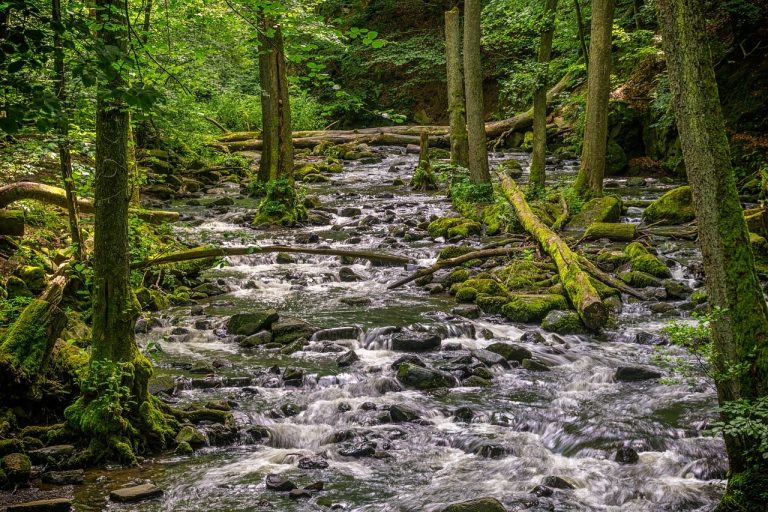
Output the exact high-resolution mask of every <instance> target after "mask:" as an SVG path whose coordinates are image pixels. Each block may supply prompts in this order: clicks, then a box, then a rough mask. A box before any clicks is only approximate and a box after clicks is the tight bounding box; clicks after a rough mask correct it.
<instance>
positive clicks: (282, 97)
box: [274, 25, 293, 181]
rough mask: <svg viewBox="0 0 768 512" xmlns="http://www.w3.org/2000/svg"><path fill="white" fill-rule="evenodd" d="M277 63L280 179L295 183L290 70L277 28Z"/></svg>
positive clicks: (276, 28)
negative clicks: (289, 82)
mask: <svg viewBox="0 0 768 512" xmlns="http://www.w3.org/2000/svg"><path fill="white" fill-rule="evenodd" d="M274 44H275V62H276V70H277V111H278V123H279V126H278V147H279V149H278V154H279V155H280V163H279V165H278V177H279V178H287V179H288V180H290V181H293V134H292V128H291V127H292V123H291V102H290V98H289V96H288V69H287V68H286V64H285V45H284V43H283V30H282V29H281V28H280V25H276V26H275V37H274Z"/></svg>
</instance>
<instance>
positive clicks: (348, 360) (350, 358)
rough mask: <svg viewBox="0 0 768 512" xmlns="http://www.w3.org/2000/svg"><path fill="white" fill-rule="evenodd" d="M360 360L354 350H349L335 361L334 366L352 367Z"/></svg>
mask: <svg viewBox="0 0 768 512" xmlns="http://www.w3.org/2000/svg"><path fill="white" fill-rule="evenodd" d="M359 360H360V356H358V355H357V353H356V352H355V351H354V350H350V351H349V352H347V353H346V354H343V355H341V356H339V357H338V358H337V359H336V364H337V365H339V366H340V367H345V366H352V365H353V364H354V363H356V362H358V361H359Z"/></svg>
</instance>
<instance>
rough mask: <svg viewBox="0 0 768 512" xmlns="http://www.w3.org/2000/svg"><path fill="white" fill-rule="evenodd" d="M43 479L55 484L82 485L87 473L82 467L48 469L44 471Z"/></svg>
mask: <svg viewBox="0 0 768 512" xmlns="http://www.w3.org/2000/svg"><path fill="white" fill-rule="evenodd" d="M42 480H43V482H45V483H47V484H53V485H82V484H83V482H84V481H85V473H84V472H83V470H82V469H72V470H69V471H46V472H45V473H43V476H42Z"/></svg>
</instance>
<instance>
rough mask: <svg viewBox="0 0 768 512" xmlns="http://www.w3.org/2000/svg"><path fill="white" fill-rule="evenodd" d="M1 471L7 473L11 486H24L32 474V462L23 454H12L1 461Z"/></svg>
mask: <svg viewBox="0 0 768 512" xmlns="http://www.w3.org/2000/svg"><path fill="white" fill-rule="evenodd" d="M0 470H2V471H3V472H5V476H6V478H7V479H8V483H9V484H11V485H24V484H26V483H27V482H28V481H29V475H30V474H31V473H32V462H31V461H30V460H29V457H27V456H26V455H24V454H23V453H11V454H8V455H6V456H5V457H3V458H2V459H0Z"/></svg>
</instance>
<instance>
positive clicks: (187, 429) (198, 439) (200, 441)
mask: <svg viewBox="0 0 768 512" xmlns="http://www.w3.org/2000/svg"><path fill="white" fill-rule="evenodd" d="M176 443H178V444H181V443H188V444H189V446H191V447H192V448H202V447H203V446H205V445H207V444H208V440H207V439H206V438H205V434H203V433H202V432H200V431H199V430H197V429H196V428H195V427H192V426H189V425H187V426H184V427H182V428H181V430H179V433H178V434H177V435H176Z"/></svg>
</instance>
